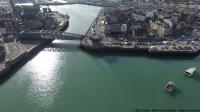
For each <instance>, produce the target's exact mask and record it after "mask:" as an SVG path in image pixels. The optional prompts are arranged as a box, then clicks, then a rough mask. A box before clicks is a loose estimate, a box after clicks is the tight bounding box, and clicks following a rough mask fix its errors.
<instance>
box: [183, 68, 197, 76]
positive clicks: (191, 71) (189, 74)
mask: <svg viewBox="0 0 200 112" xmlns="http://www.w3.org/2000/svg"><path fill="white" fill-rule="evenodd" d="M196 71H197V69H196V67H193V68H189V69H187V70H185V73H186V75H187V76H193V75H194V73H195V72H196Z"/></svg>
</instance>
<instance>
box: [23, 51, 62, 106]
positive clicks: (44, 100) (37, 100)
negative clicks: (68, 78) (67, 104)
mask: <svg viewBox="0 0 200 112" xmlns="http://www.w3.org/2000/svg"><path fill="white" fill-rule="evenodd" d="M59 55H60V54H56V53H53V52H40V53H39V54H38V55H37V56H36V57H35V58H34V59H33V60H32V61H31V62H30V63H29V64H28V70H29V72H30V74H31V76H30V78H31V83H30V86H29V88H28V92H27V96H28V98H29V100H30V101H28V102H29V103H33V104H36V105H37V106H39V107H42V108H44V109H48V108H50V107H51V106H52V104H53V103H54V102H55V97H56V95H57V92H58V90H59V87H60V86H61V84H62V81H61V80H60V77H59V76H58V75H59V73H58V70H59V64H61V62H60V59H59V58H60V57H61V56H59Z"/></svg>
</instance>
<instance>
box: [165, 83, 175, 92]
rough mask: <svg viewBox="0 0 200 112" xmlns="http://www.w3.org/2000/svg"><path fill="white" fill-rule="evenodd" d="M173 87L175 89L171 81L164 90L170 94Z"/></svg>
mask: <svg viewBox="0 0 200 112" xmlns="http://www.w3.org/2000/svg"><path fill="white" fill-rule="evenodd" d="M174 87H175V83H174V82H173V81H170V82H168V83H167V84H166V85H165V87H164V90H165V91H166V92H168V93H170V92H172V91H173V90H174Z"/></svg>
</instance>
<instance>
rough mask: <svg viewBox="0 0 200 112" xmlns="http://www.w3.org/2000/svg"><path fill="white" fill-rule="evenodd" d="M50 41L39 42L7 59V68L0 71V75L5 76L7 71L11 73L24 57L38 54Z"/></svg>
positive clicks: (27, 57)
mask: <svg viewBox="0 0 200 112" xmlns="http://www.w3.org/2000/svg"><path fill="white" fill-rule="evenodd" d="M48 43H50V41H42V42H39V44H37V45H35V46H33V47H32V48H30V49H29V50H27V51H25V52H23V53H21V54H19V55H17V56H15V57H14V58H12V59H11V60H8V61H6V62H5V68H4V69H2V70H1V71H0V77H3V76H5V75H6V74H7V73H9V72H10V71H11V70H12V68H14V67H15V66H17V65H18V64H19V63H20V62H21V61H23V60H24V59H29V58H30V57H32V56H34V55H36V54H37V53H38V51H40V50H41V49H42V48H43V47H44V46H45V45H47V44H48Z"/></svg>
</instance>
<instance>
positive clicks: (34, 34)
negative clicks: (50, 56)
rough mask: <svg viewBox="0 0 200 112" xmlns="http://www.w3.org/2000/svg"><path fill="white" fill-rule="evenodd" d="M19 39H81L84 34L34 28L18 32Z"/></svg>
mask: <svg viewBox="0 0 200 112" xmlns="http://www.w3.org/2000/svg"><path fill="white" fill-rule="evenodd" d="M19 37H20V39H30V40H55V39H59V40H82V39H83V38H84V35H80V34H74V33H69V32H61V31H55V30H34V31H22V32H20V36H19Z"/></svg>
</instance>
